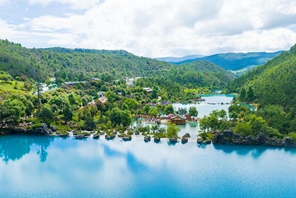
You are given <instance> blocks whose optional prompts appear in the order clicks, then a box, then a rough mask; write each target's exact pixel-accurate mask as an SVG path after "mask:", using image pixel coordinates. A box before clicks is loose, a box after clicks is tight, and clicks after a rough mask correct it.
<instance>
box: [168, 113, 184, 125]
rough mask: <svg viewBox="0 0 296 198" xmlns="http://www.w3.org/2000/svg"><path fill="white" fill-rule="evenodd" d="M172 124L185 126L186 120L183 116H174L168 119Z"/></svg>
mask: <svg viewBox="0 0 296 198" xmlns="http://www.w3.org/2000/svg"><path fill="white" fill-rule="evenodd" d="M170 121H171V123H172V124H176V125H184V124H186V118H185V117H183V116H179V115H176V116H174V117H172V118H171V119H170Z"/></svg>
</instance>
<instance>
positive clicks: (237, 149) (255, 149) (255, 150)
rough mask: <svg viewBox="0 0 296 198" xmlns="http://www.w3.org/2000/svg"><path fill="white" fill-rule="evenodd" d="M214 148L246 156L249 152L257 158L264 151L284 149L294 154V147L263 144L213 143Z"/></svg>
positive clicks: (295, 152)
mask: <svg viewBox="0 0 296 198" xmlns="http://www.w3.org/2000/svg"><path fill="white" fill-rule="evenodd" d="M213 146H214V148H215V149H216V150H220V151H223V152H224V153H226V154H232V153H236V154H238V155H240V156H247V155H248V154H251V156H252V157H253V158H258V157H260V156H261V155H263V154H264V153H265V152H266V151H272V150H273V151H282V150H284V151H285V152H287V153H290V154H293V155H296V148H289V147H284V148H283V147H271V146H263V145H256V146H251V145H244V146H242V145H221V144H214V145H213Z"/></svg>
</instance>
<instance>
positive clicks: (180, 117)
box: [171, 115, 186, 120]
mask: <svg viewBox="0 0 296 198" xmlns="http://www.w3.org/2000/svg"><path fill="white" fill-rule="evenodd" d="M171 120H186V118H185V117H183V116H180V115H176V116H175V117H172V118H171Z"/></svg>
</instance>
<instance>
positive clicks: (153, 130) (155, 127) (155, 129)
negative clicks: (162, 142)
mask: <svg viewBox="0 0 296 198" xmlns="http://www.w3.org/2000/svg"><path fill="white" fill-rule="evenodd" d="M151 130H152V132H153V133H155V132H156V131H157V130H158V125H153V126H151Z"/></svg>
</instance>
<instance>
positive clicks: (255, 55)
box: [176, 51, 282, 70]
mask: <svg viewBox="0 0 296 198" xmlns="http://www.w3.org/2000/svg"><path fill="white" fill-rule="evenodd" d="M281 52H282V51H279V52H274V53H267V52H250V53H225V54H215V55H211V56H204V57H201V58H196V59H192V60H184V61H181V62H178V63H176V64H183V63H190V62H194V61H196V60H206V61H210V62H212V63H214V64H216V65H220V66H221V67H223V68H224V69H226V70H240V69H243V68H245V67H249V66H258V65H261V64H264V63H266V62H267V61H268V60H270V59H272V58H274V57H276V56H277V55H279V54H280V53H281Z"/></svg>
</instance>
